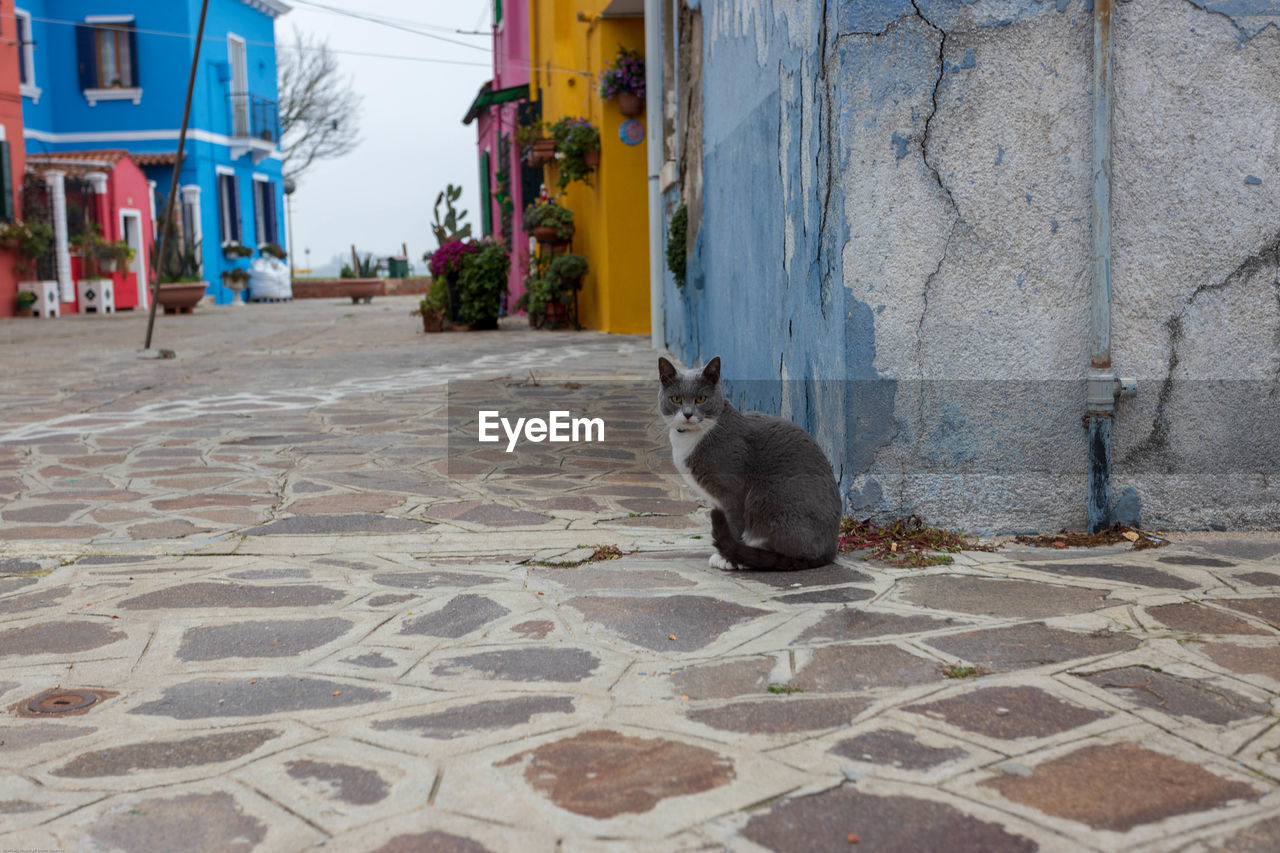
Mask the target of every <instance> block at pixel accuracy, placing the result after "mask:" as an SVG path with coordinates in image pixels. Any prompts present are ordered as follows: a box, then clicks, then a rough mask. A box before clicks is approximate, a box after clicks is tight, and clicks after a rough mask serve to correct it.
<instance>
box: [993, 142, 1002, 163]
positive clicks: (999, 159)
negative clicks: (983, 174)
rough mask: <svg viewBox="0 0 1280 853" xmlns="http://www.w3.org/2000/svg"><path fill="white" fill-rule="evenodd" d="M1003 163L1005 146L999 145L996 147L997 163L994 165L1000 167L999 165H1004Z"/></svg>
mask: <svg viewBox="0 0 1280 853" xmlns="http://www.w3.org/2000/svg"><path fill="white" fill-rule="evenodd" d="M1003 162H1004V146H1003V145H997V146H996V161H995V163H993V164H992V165H994V166H999V165H1000V164H1001V163H1003Z"/></svg>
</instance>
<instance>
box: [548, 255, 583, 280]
mask: <svg viewBox="0 0 1280 853" xmlns="http://www.w3.org/2000/svg"><path fill="white" fill-rule="evenodd" d="M586 274H587V259H586V258H584V257H582V255H575V254H574V253H572V252H569V253H567V254H564V255H556V256H555V258H553V259H552V260H551V265H550V266H549V267H547V278H549V279H551V280H552V281H554V282H556V283H557V284H559V285H561V286H562V287H564V286H568V285H569V284H571V283H573V282H575V281H577V280H578V279H580V278H582V277H583V276H584V275H586Z"/></svg>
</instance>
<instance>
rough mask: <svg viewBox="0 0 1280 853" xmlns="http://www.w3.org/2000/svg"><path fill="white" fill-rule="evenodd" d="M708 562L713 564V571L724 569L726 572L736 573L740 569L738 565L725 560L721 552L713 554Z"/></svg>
mask: <svg viewBox="0 0 1280 853" xmlns="http://www.w3.org/2000/svg"><path fill="white" fill-rule="evenodd" d="M707 562H708V563H710V564H711V568H713V569H724V570H725V571H734V570H736V569H737V568H738V565H737V563H731V562H729V561H728V560H726V559H725V558H724V555H722V554H720V553H719V552H716V553H715V554H712V555H711V558H710V559H709V560H707Z"/></svg>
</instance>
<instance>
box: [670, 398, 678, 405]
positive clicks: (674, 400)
mask: <svg viewBox="0 0 1280 853" xmlns="http://www.w3.org/2000/svg"><path fill="white" fill-rule="evenodd" d="M671 402H673V403H676V404H677V405H678V404H679V403H680V398H679V397H677V396H673V397H672V398H671Z"/></svg>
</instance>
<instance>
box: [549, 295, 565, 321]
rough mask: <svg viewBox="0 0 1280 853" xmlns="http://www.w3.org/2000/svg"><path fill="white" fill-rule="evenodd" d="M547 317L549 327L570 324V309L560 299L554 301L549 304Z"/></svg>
mask: <svg viewBox="0 0 1280 853" xmlns="http://www.w3.org/2000/svg"><path fill="white" fill-rule="evenodd" d="M546 316H547V323H548V324H549V325H552V326H555V325H563V324H565V323H568V322H569V309H568V308H566V307H565V305H564V304H563V303H562V302H561V301H560V300H559V299H552V300H551V301H550V302H548V303H547V315H546Z"/></svg>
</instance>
